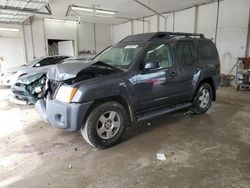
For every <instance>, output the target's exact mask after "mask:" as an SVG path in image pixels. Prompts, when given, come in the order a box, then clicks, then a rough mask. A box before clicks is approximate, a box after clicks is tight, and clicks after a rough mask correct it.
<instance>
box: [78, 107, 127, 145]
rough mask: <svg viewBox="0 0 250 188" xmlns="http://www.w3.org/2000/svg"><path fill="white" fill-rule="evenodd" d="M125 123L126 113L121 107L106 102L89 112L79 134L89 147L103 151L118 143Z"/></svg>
mask: <svg viewBox="0 0 250 188" xmlns="http://www.w3.org/2000/svg"><path fill="white" fill-rule="evenodd" d="M127 122H128V117H127V112H126V110H125V109H124V107H123V106H122V105H120V104H119V103H117V102H106V103H103V104H100V105H98V106H96V107H95V108H94V109H93V110H92V111H91V112H90V114H89V116H88V118H87V120H86V123H85V125H83V126H82V128H81V133H82V136H83V138H84V139H85V141H86V142H88V143H89V144H90V145H92V146H93V147H96V148H99V149H105V148H108V147H111V146H113V145H115V144H117V143H118V142H119V141H120V139H121V138H122V135H123V134H124V131H125V129H126V125H127Z"/></svg>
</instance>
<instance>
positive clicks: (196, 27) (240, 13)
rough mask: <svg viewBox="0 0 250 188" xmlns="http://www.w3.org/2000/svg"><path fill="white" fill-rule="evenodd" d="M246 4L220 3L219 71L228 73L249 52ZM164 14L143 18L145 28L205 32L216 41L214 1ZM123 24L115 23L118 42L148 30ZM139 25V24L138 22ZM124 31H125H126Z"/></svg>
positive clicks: (240, 1) (239, 0)
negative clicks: (127, 28) (130, 27)
mask: <svg viewBox="0 0 250 188" xmlns="http://www.w3.org/2000/svg"><path fill="white" fill-rule="evenodd" d="M249 7H250V1H249V0H237V1H235V0H223V1H221V2H220V13H219V23H218V31H217V48H218V51H219V54H220V59H221V64H222V66H221V71H222V73H225V74H229V73H230V70H231V69H232V67H233V66H234V64H235V62H236V60H235V59H236V58H237V57H239V56H245V55H246V54H247V55H248V54H250V42H248V46H247V41H249V40H250V39H249V37H248V32H249V29H248V27H249ZM164 16H166V22H165V21H164V19H163V18H161V17H159V19H157V16H156V15H155V16H151V17H148V18H145V20H148V21H149V24H145V25H149V29H148V30H149V31H151V32H155V31H169V32H172V31H175V32H191V33H193V32H197V33H204V34H205V36H206V37H207V38H209V39H212V40H213V41H214V42H215V32H216V18H217V3H212V4H207V5H202V6H198V7H197V8H196V7H194V8H189V9H186V10H182V11H176V12H174V13H167V14H164ZM125 27H127V24H126V23H124V24H122V25H116V26H114V36H116V38H118V39H119V40H118V39H116V40H115V41H114V42H118V41H120V40H122V38H124V37H126V36H127V35H130V34H132V33H135V34H138V33H143V32H144V33H145V32H147V30H144V31H143V30H142V29H139V28H137V27H134V28H133V31H130V30H126V28H125ZM138 27H141V25H140V26H138ZM117 28H119V29H117ZM124 30H126V33H125V32H124ZM117 32H119V34H117ZM249 36H250V34H249ZM232 73H234V71H233V72H232Z"/></svg>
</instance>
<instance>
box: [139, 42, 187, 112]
mask: <svg viewBox="0 0 250 188" xmlns="http://www.w3.org/2000/svg"><path fill="white" fill-rule="evenodd" d="M143 56H144V57H145V58H143V60H142V62H141V64H140V67H141V68H140V70H139V73H138V74H137V75H136V76H135V77H136V79H135V80H136V83H135V84H134V88H135V91H136V95H137V101H138V109H137V110H138V111H145V110H149V109H151V108H160V107H162V106H168V105H172V104H177V103H179V102H180V101H181V100H182V98H183V94H184V93H183V92H184V91H183V87H182V83H183V74H182V71H181V69H180V68H179V67H178V65H176V64H175V63H174V57H173V49H172V47H171V46H170V45H169V44H168V43H164V42H160V43H155V44H152V45H151V46H150V47H149V48H148V50H146V53H145V54H144V55H143ZM149 62H159V65H160V66H159V67H158V68H156V69H152V70H146V71H145V70H144V67H145V64H147V63H149Z"/></svg>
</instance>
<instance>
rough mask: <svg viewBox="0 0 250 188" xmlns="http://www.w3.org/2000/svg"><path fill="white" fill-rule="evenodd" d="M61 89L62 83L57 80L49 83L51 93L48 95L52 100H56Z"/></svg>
mask: <svg viewBox="0 0 250 188" xmlns="http://www.w3.org/2000/svg"><path fill="white" fill-rule="evenodd" d="M59 87H60V82H57V81H55V80H49V81H48V91H49V92H48V93H49V98H50V99H53V98H54V96H55V93H56V91H57V89H58V88H59Z"/></svg>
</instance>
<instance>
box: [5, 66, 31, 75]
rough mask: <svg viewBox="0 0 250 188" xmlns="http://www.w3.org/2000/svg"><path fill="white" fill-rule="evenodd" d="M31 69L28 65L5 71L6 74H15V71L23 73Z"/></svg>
mask: <svg viewBox="0 0 250 188" xmlns="http://www.w3.org/2000/svg"><path fill="white" fill-rule="evenodd" d="M30 68H31V67H30V66H29V65H27V66H26V65H22V66H20V67H16V68H11V69H7V71H6V72H7V73H9V72H17V71H25V70H27V69H30Z"/></svg>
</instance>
